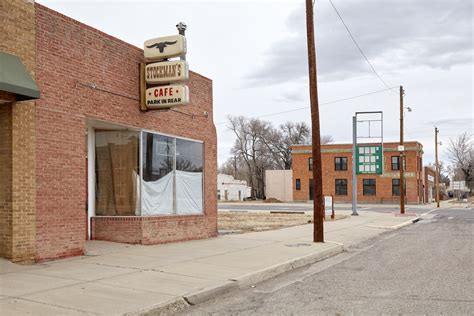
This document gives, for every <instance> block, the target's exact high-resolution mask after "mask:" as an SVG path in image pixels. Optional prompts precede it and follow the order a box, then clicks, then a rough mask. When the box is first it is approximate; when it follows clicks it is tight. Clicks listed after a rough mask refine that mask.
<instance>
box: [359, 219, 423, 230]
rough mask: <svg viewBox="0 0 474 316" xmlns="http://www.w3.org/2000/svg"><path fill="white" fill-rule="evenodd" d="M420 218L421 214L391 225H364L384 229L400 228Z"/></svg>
mask: <svg viewBox="0 0 474 316" xmlns="http://www.w3.org/2000/svg"><path fill="white" fill-rule="evenodd" d="M420 219H421V216H416V217H414V218H412V219H410V220H407V221H406V222H403V223H400V224H397V225H393V226H376V225H365V226H366V227H371V228H380V229H386V230H397V229H400V228H402V227H405V226H408V225H412V224H415V223H416V222H418V221H419V220H420Z"/></svg>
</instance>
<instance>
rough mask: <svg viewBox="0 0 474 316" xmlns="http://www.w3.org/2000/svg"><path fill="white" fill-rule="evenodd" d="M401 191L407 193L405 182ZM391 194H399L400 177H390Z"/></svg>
mask: <svg viewBox="0 0 474 316" xmlns="http://www.w3.org/2000/svg"><path fill="white" fill-rule="evenodd" d="M404 183H405V185H404V186H403V192H405V194H406V193H407V182H406V181H405V182H404ZM392 196H400V179H392Z"/></svg>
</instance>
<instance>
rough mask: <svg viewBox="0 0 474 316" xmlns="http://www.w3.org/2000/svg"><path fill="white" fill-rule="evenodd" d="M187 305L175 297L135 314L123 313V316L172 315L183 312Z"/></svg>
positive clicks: (180, 298)
mask: <svg viewBox="0 0 474 316" xmlns="http://www.w3.org/2000/svg"><path fill="white" fill-rule="evenodd" d="M187 306H189V304H188V303H187V302H186V301H185V300H184V299H183V298H182V297H176V298H173V299H170V300H168V301H166V302H163V303H160V304H157V305H154V306H149V307H145V308H143V309H141V310H138V311H135V312H128V313H124V314H123V315H124V316H152V315H172V314H174V313H177V312H178V311H180V310H183V309H184V308H186V307H187Z"/></svg>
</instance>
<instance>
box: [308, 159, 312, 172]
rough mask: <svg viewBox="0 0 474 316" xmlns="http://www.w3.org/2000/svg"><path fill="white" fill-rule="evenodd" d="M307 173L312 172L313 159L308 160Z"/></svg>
mask: <svg viewBox="0 0 474 316" xmlns="http://www.w3.org/2000/svg"><path fill="white" fill-rule="evenodd" d="M308 171H313V157H309V158H308Z"/></svg>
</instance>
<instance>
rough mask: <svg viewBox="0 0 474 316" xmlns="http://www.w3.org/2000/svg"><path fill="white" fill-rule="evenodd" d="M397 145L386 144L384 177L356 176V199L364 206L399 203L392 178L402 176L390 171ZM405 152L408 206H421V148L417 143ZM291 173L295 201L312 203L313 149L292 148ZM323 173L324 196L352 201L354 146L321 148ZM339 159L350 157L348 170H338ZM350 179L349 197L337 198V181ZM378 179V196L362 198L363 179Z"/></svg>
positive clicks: (325, 146) (410, 143) (396, 153)
mask: <svg viewBox="0 0 474 316" xmlns="http://www.w3.org/2000/svg"><path fill="white" fill-rule="evenodd" d="M397 146H398V144H397V143H385V144H384V174H383V175H357V199H358V201H359V202H361V203H398V201H399V200H400V199H399V197H398V196H393V195H392V179H398V178H399V177H400V173H399V171H393V170H391V157H392V156H398V155H399V152H397V151H396V148H397ZM405 147H406V148H407V149H408V151H407V152H406V170H405V177H406V185H407V188H406V201H407V203H413V204H415V203H420V202H421V201H422V192H423V190H422V171H421V167H420V166H421V163H422V161H421V157H422V146H421V144H420V143H417V142H409V143H405ZM292 150H293V153H292V161H293V165H292V170H293V199H294V200H295V201H307V200H309V182H310V179H312V178H313V175H312V171H310V170H309V166H308V159H309V158H310V157H311V156H312V154H311V146H293V147H292ZM321 151H322V154H321V155H322V174H323V194H324V195H334V200H335V201H337V202H351V201H352V145H351V144H331V145H323V146H322V149H321ZM336 157H347V170H341V171H336V170H335V167H334V159H335V158H336ZM296 179H300V181H301V189H300V190H296V187H295V181H296ZM336 179H346V180H347V195H335V193H336V192H335V191H336V189H335V180H336ZM364 179H375V180H376V195H375V196H365V195H363V180H364Z"/></svg>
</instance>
